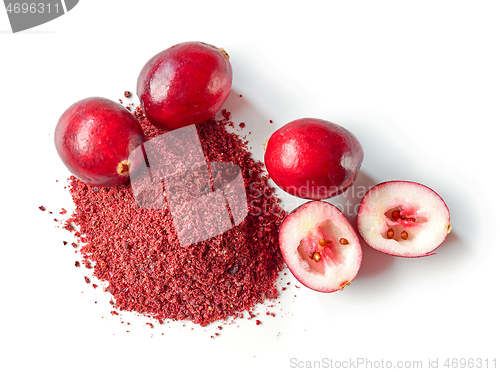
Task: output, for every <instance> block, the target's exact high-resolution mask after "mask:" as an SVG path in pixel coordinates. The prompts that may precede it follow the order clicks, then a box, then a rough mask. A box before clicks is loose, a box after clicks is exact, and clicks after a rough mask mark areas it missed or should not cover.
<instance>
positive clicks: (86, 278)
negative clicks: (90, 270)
mask: <svg viewBox="0 0 500 372" xmlns="http://www.w3.org/2000/svg"><path fill="white" fill-rule="evenodd" d="M85 283H87V284H89V283H90V279H89V278H88V276H86V277H85Z"/></svg>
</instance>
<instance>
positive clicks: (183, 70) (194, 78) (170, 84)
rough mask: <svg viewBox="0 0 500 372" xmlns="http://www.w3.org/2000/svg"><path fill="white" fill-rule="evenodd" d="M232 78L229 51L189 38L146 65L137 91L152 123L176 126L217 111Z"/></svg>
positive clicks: (204, 118) (205, 117) (162, 126)
mask: <svg viewBox="0 0 500 372" xmlns="http://www.w3.org/2000/svg"><path fill="white" fill-rule="evenodd" d="M232 80H233V72H232V68H231V64H230V63H229V56H228V55H227V53H225V52H224V51H223V50H221V49H218V48H216V47H214V46H212V45H209V44H205V43H201V42H186V43H181V44H177V45H174V46H172V47H170V48H168V49H166V50H164V51H162V52H160V53H158V54H157V55H156V56H154V57H153V58H151V59H150V60H149V61H148V62H147V63H146V64H145V65H144V67H143V68H142V71H141V73H140V74H139V78H138V79H137V95H138V96H139V99H140V101H141V104H142V107H143V109H144V112H145V114H146V116H147V118H148V119H149V121H150V122H151V123H152V124H153V125H155V126H156V127H158V128H160V129H166V130H173V129H178V128H181V127H184V126H187V125H191V124H198V123H201V122H204V121H206V120H208V119H209V118H210V117H212V116H213V115H215V113H216V112H217V111H219V110H220V109H221V107H222V105H223V104H224V102H225V101H226V99H227V97H228V95H229V92H230V91H231V84H232Z"/></svg>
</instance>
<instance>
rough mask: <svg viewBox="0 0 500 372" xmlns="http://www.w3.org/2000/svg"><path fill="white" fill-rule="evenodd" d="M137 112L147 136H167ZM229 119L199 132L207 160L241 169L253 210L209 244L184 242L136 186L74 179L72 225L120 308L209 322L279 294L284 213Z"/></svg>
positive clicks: (207, 124) (167, 216) (69, 225)
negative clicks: (137, 194)
mask: <svg viewBox="0 0 500 372" xmlns="http://www.w3.org/2000/svg"><path fill="white" fill-rule="evenodd" d="M134 114H135V116H136V117H137V119H139V121H140V122H141V126H142V127H143V129H144V132H145V135H146V139H147V140H149V139H151V138H154V137H156V136H158V135H160V134H163V133H165V132H164V131H162V130H160V129H157V128H155V127H153V126H152V125H151V124H150V123H149V121H148V120H147V119H146V117H145V115H144V113H143V110H142V108H141V107H140V106H139V107H137V108H136V110H135V113H134ZM230 123H231V122H230V121H229V115H228V113H227V112H226V114H225V115H224V117H223V119H222V120H216V119H215V118H211V119H210V120H208V121H207V122H205V123H203V124H199V125H197V130H198V134H199V137H200V141H201V143H202V147H203V150H204V153H205V157H206V159H207V162H208V163H210V162H221V161H223V162H233V163H236V164H238V165H239V166H240V168H241V170H242V173H243V178H244V183H245V187H246V191H247V201H248V206H249V210H248V215H247V217H246V218H245V220H244V221H243V222H242V223H240V224H239V225H237V226H235V227H233V228H232V229H231V230H229V231H226V232H225V233H223V234H220V235H218V236H216V237H213V238H211V239H208V240H206V241H203V242H199V243H196V244H192V245H189V246H187V247H181V246H180V244H179V241H178V239H177V235H176V233H175V229H174V225H173V220H172V217H171V215H170V212H169V210H168V208H167V209H164V210H151V209H141V208H140V207H138V206H137V204H136V203H135V201H134V197H133V194H132V190H131V187H130V184H127V185H121V186H115V187H110V188H100V189H98V190H97V192H96V190H94V187H91V186H88V185H86V184H85V183H83V182H81V181H79V180H77V179H76V178H75V177H71V178H70V185H71V187H70V192H71V195H72V197H73V201H74V203H75V211H74V213H73V215H72V216H71V218H70V219H68V221H67V222H66V227H67V228H68V229H69V230H71V231H73V232H74V234H75V235H76V236H77V237H81V238H82V239H83V240H84V242H85V244H83V245H82V247H81V253H82V254H83V256H84V260H89V261H92V262H93V263H94V269H93V270H94V275H95V276H96V277H97V278H98V279H100V280H103V281H107V283H108V286H107V291H108V292H110V293H111V294H112V295H113V297H114V301H115V306H116V307H117V308H118V309H120V310H126V311H134V312H138V313H141V314H144V315H147V316H150V317H153V318H155V319H157V320H159V321H162V320H165V319H173V320H183V319H187V320H190V321H192V322H194V323H196V324H201V325H202V326H205V325H207V324H209V323H211V322H214V321H216V320H221V319H225V318H227V317H231V316H238V314H239V313H241V312H242V311H245V310H250V309H251V308H253V307H254V306H255V305H256V304H257V303H260V302H262V301H263V300H264V299H266V298H275V297H276V296H277V290H276V286H275V284H276V279H277V277H278V274H279V271H280V269H282V268H283V260H282V257H281V253H280V251H279V245H278V230H279V226H280V224H281V221H282V220H283V218H284V217H285V212H284V211H283V210H282V209H281V208H280V206H279V205H278V202H279V200H278V199H277V198H276V197H275V196H274V195H273V193H272V189H271V188H270V187H269V185H268V183H267V181H268V176H265V175H262V167H263V164H262V163H261V162H260V161H259V162H256V161H255V160H253V159H252V157H251V155H250V153H249V152H248V150H247V148H246V145H247V142H243V141H242V140H241V138H240V137H239V136H238V135H236V134H233V133H230V132H228V131H227V130H226V126H227V125H229V124H230ZM73 225H76V226H79V229H78V230H75V229H73Z"/></svg>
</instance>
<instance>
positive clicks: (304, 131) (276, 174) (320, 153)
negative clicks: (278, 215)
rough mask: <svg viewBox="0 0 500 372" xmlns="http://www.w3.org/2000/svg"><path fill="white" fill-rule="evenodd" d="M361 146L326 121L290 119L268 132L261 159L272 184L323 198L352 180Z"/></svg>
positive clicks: (343, 130) (339, 127)
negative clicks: (269, 134) (290, 120)
mask: <svg viewBox="0 0 500 372" xmlns="http://www.w3.org/2000/svg"><path fill="white" fill-rule="evenodd" d="M363 156H364V154H363V148H362V147H361V144H360V143H359V141H358V140H357V138H356V137H355V136H354V135H353V134H352V133H351V132H349V131H348V130H347V129H345V128H343V127H341V126H340V125H337V124H334V123H331V122H329V121H326V120H321V119H313V118H304V119H298V120H294V121H292V122H290V123H288V124H286V125H284V126H283V127H281V128H280V129H278V130H277V131H276V132H274V133H273V134H272V136H271V137H270V138H269V141H268V142H267V146H266V152H265V154H264V162H265V164H266V168H267V171H268V172H269V176H270V177H271V179H272V180H273V181H274V182H275V183H276V185H277V186H278V187H279V188H281V189H283V190H284V191H286V192H288V193H289V194H291V195H294V196H297V197H300V198H304V199H311V200H323V199H328V198H331V197H334V196H336V195H339V194H342V193H343V192H344V191H346V190H347V189H348V188H349V187H351V186H352V184H353V183H354V181H355V180H356V176H357V174H358V171H359V168H360V167H361V163H362V161H363Z"/></svg>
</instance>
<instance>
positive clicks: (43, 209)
mask: <svg viewBox="0 0 500 372" xmlns="http://www.w3.org/2000/svg"><path fill="white" fill-rule="evenodd" d="M38 209H40V210H41V211H42V212H44V211H45V210H46V209H47V208H45V207H44V206H43V205H41V206H39V207H38Z"/></svg>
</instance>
